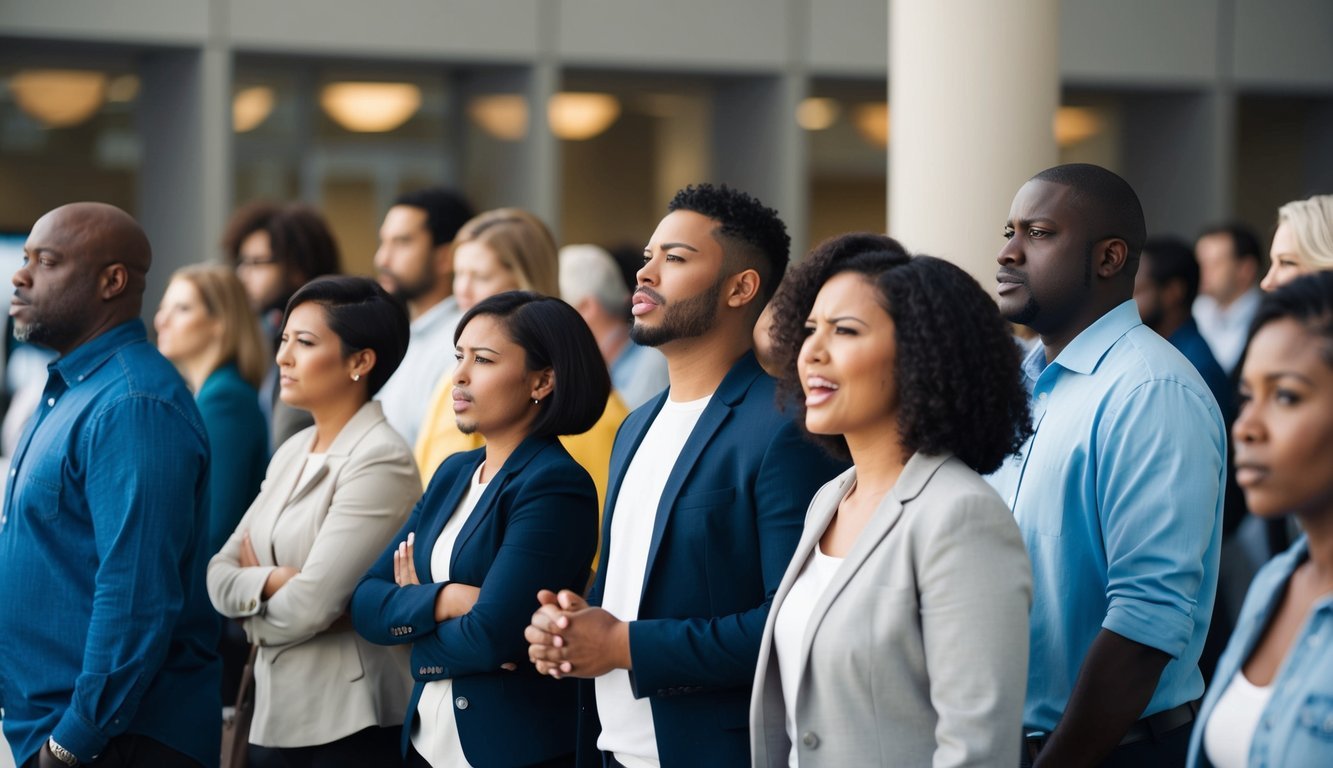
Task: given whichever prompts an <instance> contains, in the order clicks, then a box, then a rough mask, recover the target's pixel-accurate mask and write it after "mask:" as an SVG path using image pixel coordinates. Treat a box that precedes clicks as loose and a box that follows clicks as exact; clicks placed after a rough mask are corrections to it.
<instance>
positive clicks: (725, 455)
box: [527, 184, 839, 767]
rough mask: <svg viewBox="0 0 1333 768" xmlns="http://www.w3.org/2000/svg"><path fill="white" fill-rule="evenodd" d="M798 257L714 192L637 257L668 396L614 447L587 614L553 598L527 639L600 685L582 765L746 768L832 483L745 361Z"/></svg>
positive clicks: (589, 704)
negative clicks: (781, 628) (773, 638)
mask: <svg viewBox="0 0 1333 768" xmlns="http://www.w3.org/2000/svg"><path fill="white" fill-rule="evenodd" d="M789 246H790V239H789V238H788V236H787V234H786V227H785V226H784V225H783V224H782V222H781V220H780V219H778V217H777V214H776V212H775V211H773V210H772V209H769V208H766V207H764V206H763V205H761V204H760V203H759V202H758V201H756V200H754V199H753V198H751V197H749V196H748V195H746V194H744V193H741V192H738V191H735V190H731V189H728V188H726V187H725V186H724V187H713V186H711V185H706V184H705V185H698V186H693V187H688V188H686V189H684V190H682V191H681V192H679V193H678V194H677V195H676V197H675V199H674V200H672V202H671V204H670V206H669V213H668V215H667V217H666V218H665V219H663V220H662V222H661V223H660V224H659V225H658V227H657V231H656V232H654V233H653V237H652V240H651V242H650V243H649V244H648V247H647V248H646V249H645V250H644V263H643V268H642V269H640V270H639V273H638V280H639V284H638V289H637V290H636V291H635V293H634V297H633V308H632V309H633V313H634V316H635V322H634V326H633V329H632V331H631V336H632V338H633V339H634V340H635V341H636V342H638V343H640V344H647V345H650V346H656V347H658V348H659V349H661V350H662V352H663V353H664V354H665V355H666V358H667V363H668V367H669V371H670V387H669V389H668V390H667V391H666V392H664V393H662V394H660V395H658V396H657V397H655V398H653V399H651V400H649V401H648V402H647V403H645V404H644V405H643V406H642V407H640V408H639V409H637V410H636V411H634V412H633V413H632V414H630V416H629V417H628V418H627V419H626V420H625V423H624V424H623V425H622V426H621V429H620V432H619V433H618V434H617V436H616V441H615V446H614V448H613V449H612V452H611V468H610V469H611V471H610V477H611V481H610V487H609V489H608V493H607V497H606V498H607V504H606V513H605V515H604V520H603V524H602V545H601V546H602V549H601V562H602V563H603V564H604V565H603V566H602V568H601V569H600V570H599V571H598V573H597V576H596V578H595V580H594V582H593V586H592V589H591V591H590V592H589V595H588V599H587V601H586V602H585V601H584V600H583V599H582V598H580V597H579V596H578V595H577V594H576V593H574V592H570V591H562V592H560V593H559V595H556V594H553V593H551V592H543V593H542V594H541V595H539V600H540V601H541V602H542V607H541V609H540V610H539V611H538V612H537V614H536V615H534V616H533V623H532V626H530V627H529V628H528V630H527V637H528V640H529V642H530V643H531V647H530V649H529V655H530V657H531V658H532V660H533V661H534V662H535V663H536V664H537V667H538V670H539V671H541V672H543V673H546V674H551V675H553V676H556V677H561V676H574V677H580V678H589V679H586V680H584V681H583V683H582V687H581V695H580V713H579V737H580V740H579V764H580V765H582V766H602V765H608V766H614V765H628V766H631V767H636V766H653V765H665V766H684V765H689V766H697V765H748V764H749V761H750V757H749V743H748V739H749V736H748V728H747V723H748V708H749V697H750V688H751V684H752V682H753V679H754V670H755V664H756V659H757V655H758V650H759V641H760V637H761V635H762V634H763V628H764V621H765V619H766V617H767V614H768V608H769V603H770V601H771V600H772V598H773V594H774V592H775V591H776V589H777V586H778V583H779V582H780V581H781V579H782V574H783V570H784V569H785V568H786V566H787V563H788V561H789V560H790V558H791V554H792V551H793V550H794V548H795V546H796V542H797V540H798V539H799V537H800V534H801V526H802V522H803V520H804V517H805V510H806V507H807V505H808V504H809V502H810V499H811V498H812V497H813V495H814V493H815V491H816V490H817V489H818V488H819V487H820V486H821V485H822V484H823V483H824V482H825V481H827V480H828V479H830V478H831V477H833V476H834V475H835V474H836V473H837V471H838V469H839V467H838V466H837V464H836V463H835V462H834V461H833V460H832V459H830V458H829V457H827V456H826V455H824V454H823V453H822V452H821V451H820V450H819V449H818V448H816V447H815V446H814V445H813V444H810V443H807V442H805V441H804V439H803V438H802V436H801V434H800V431H799V429H798V427H797V425H796V424H794V423H793V422H792V420H791V419H790V418H789V417H788V416H786V415H784V414H782V413H780V412H779V411H778V409H777V406H776V405H775V398H774V381H773V380H772V379H771V378H769V377H768V376H767V375H766V374H765V373H764V372H763V371H762V370H761V369H760V367H759V364H758V362H756V360H755V357H754V354H753V352H752V351H751V345H752V340H751V332H752V329H753V327H754V323H755V320H756V318H757V317H758V315H759V312H760V310H761V309H762V308H763V306H764V304H766V303H767V301H768V299H769V298H770V297H771V296H772V294H773V291H774V288H776V286H777V283H778V281H779V280H780V279H781V277H782V273H783V271H784V270H785V268H786V265H787V252H788V248H789Z"/></svg>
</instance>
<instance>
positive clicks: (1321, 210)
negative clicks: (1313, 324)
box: [1259, 195, 1333, 291]
mask: <svg viewBox="0 0 1333 768" xmlns="http://www.w3.org/2000/svg"><path fill="white" fill-rule="evenodd" d="M1269 260H1270V261H1271V262H1272V263H1271V265H1270V266H1269V268H1268V275H1267V276H1266V277H1264V280H1263V282H1262V283H1260V284H1259V287H1260V288H1263V289H1264V290H1265V291H1273V290H1275V289H1277V288H1279V287H1281V286H1283V285H1286V284H1287V283H1290V282H1291V281H1292V280H1295V279H1296V278H1298V277H1300V276H1301V275H1308V274H1311V273H1314V272H1322V271H1325V270H1330V269H1333V195H1315V196H1314V197H1312V198H1310V199H1309V200H1294V201H1292V202H1290V203H1287V204H1286V205H1284V206H1282V207H1281V208H1279V209H1277V231H1276V232H1274V233H1273V247H1272V250H1271V251H1270V253H1269Z"/></svg>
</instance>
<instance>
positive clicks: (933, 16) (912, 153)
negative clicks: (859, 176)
mask: <svg viewBox="0 0 1333 768" xmlns="http://www.w3.org/2000/svg"><path fill="white" fill-rule="evenodd" d="M1059 7H1060V4H1059V2H1058V0H1014V2H1006V3H996V2H992V1H991V0H939V1H937V2H934V1H931V0H890V2H889V111H890V121H891V131H890V138H889V233H890V234H892V235H893V236H895V237H897V238H899V239H901V240H902V242H903V244H904V245H906V246H907V248H908V249H910V250H912V251H915V252H923V253H929V254H931V255H933V256H939V257H941V258H946V259H949V260H950V261H953V262H954V263H956V264H958V265H959V266H961V267H963V268H964V269H966V270H967V271H968V272H970V273H971V274H972V275H973V276H974V277H976V278H977V279H978V280H979V281H980V282H981V284H982V285H983V286H986V287H987V288H988V289H990V288H992V287H993V285H994V282H995V254H996V253H997V252H998V251H999V250H1000V245H1001V239H1000V233H1001V231H1002V226H1003V224H1004V221H1005V218H1006V217H1007V215H1008V213H1009V204H1010V203H1011V202H1012V201H1013V196H1014V193H1015V192H1016V191H1017V190H1018V188H1019V187H1020V186H1021V185H1022V184H1023V182H1024V181H1025V180H1027V179H1028V178H1029V177H1030V176H1032V175H1033V174H1035V173H1037V172H1038V171H1041V170H1042V169H1044V168H1047V167H1049V166H1051V165H1054V164H1055V163H1056V146H1055V138H1054V136H1053V134H1052V128H1051V124H1052V120H1053V118H1054V115H1055V109H1056V107H1057V106H1058V104H1059V96H1060V80H1059V78H1060V72H1059V63H1060V61H1059V34H1060V23H1059Z"/></svg>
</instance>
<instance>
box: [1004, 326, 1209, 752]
mask: <svg viewBox="0 0 1333 768" xmlns="http://www.w3.org/2000/svg"><path fill="white" fill-rule="evenodd" d="M1023 370H1024V374H1025V376H1026V378H1027V384H1028V387H1029V391H1030V392H1031V396H1032V423H1033V429H1034V432H1033V435H1032V437H1031V438H1029V440H1028V442H1027V443H1026V444H1025V445H1024V446H1023V449H1022V451H1021V452H1020V453H1019V454H1018V455H1017V456H1015V457H1013V458H1011V459H1010V460H1009V461H1008V462H1007V463H1006V464H1005V465H1004V466H1003V467H1001V468H1000V469H999V470H998V471H997V472H996V473H995V474H993V475H991V476H990V477H989V478H988V479H989V480H990V482H991V485H993V486H994V487H995V489H996V490H997V491H999V492H1000V495H1001V496H1002V497H1003V498H1004V499H1005V501H1007V502H1008V503H1009V506H1010V508H1012V509H1013V510H1014V516H1015V518H1017V520H1018V525H1019V528H1020V529H1022V532H1023V539H1024V541H1025V543H1026V544H1027V547H1028V554H1029V556H1030V557H1031V559H1032V577H1033V604H1032V617H1031V643H1030V646H1029V648H1030V654H1031V655H1030V661H1029V664H1028V690H1027V702H1026V704H1025V705H1024V712H1023V725H1024V727H1025V728H1027V729H1031V730H1043V731H1050V730H1052V729H1054V728H1055V725H1056V723H1058V722H1059V720H1060V717H1061V715H1062V714H1063V713H1064V710H1065V705H1066V704H1067V703H1068V701H1069V697H1070V694H1071V693H1072V692H1073V689H1074V683H1075V681H1076V680H1077V679H1078V674H1079V670H1080V668H1081V667H1082V665H1083V659H1084V657H1085V656H1086V655H1087V652H1088V648H1089V647H1090V646H1091V645H1092V641H1093V639H1094V638H1096V636H1097V634H1098V632H1099V631H1100V630H1101V629H1103V628H1105V629H1108V630H1110V631H1112V632H1115V633H1116V634H1118V635H1121V636H1123V637H1126V638H1128V639H1130V640H1133V641H1135V642H1137V643H1141V644H1143V645H1147V646H1150V647H1152V648H1156V649H1158V650H1161V651H1163V652H1165V653H1167V654H1169V655H1170V656H1171V658H1172V660H1171V661H1170V662H1169V663H1168V664H1167V665H1166V668H1165V669H1164V670H1163V672H1162V677H1161V679H1160V681H1159V682H1158V685H1157V690H1156V691H1155V692H1154V693H1153V697H1152V700H1151V701H1150V702H1149V704H1148V708H1147V709H1146V710H1144V713H1143V714H1144V715H1145V716H1146V715H1151V714H1154V713H1156V712H1161V711H1163V710H1167V709H1171V708H1172V707H1175V706H1178V705H1180V704H1183V703H1185V702H1187V701H1192V700H1194V699H1196V698H1198V697H1199V696H1200V695H1201V694H1202V693H1203V677H1202V676H1201V675H1200V673H1199V668H1198V661H1199V654H1200V652H1201V651H1202V649H1203V641H1204V636H1205V635H1206V634H1207V633H1208V622H1209V619H1210V618H1211V616H1212V611H1213V599H1214V597H1215V594H1216V591H1217V567H1218V566H1217V563H1218V554H1219V552H1220V549H1221V537H1222V493H1221V488H1222V483H1223V477H1224V471H1225V466H1226V428H1225V427H1224V426H1223V423H1222V415H1221V413H1220V412H1219V411H1218V408H1217V403H1216V401H1215V400H1214V399H1213V396H1212V394H1211V393H1210V392H1209V391H1208V387H1207V386H1206V385H1205V384H1204V382H1203V379H1202V378H1200V377H1199V374H1198V372H1197V371H1195V369H1194V366H1193V365H1191V364H1190V362H1189V361H1188V360H1186V359H1185V357H1184V356H1183V355H1181V354H1180V352H1178V351H1177V350H1176V349H1175V348H1174V347H1172V346H1171V345H1170V344H1168V343H1167V342H1166V341H1165V340H1163V339H1162V338H1161V337H1160V336H1158V335H1157V334H1156V333H1154V332H1153V331H1152V330H1150V329H1149V328H1148V327H1147V326H1145V325H1143V323H1142V322H1141V321H1140V319H1139V313H1138V309H1137V307H1136V306H1135V304H1134V302H1133V301H1126V302H1125V303H1123V304H1121V305H1120V306H1118V307H1116V308H1115V309H1113V310H1111V311H1110V312H1108V313H1106V314H1105V315H1103V316H1102V317H1101V318H1100V319H1098V320H1097V322H1095V323H1093V324H1092V325H1091V326H1089V327H1088V328H1087V329H1086V330H1084V331H1083V333H1081V334H1079V335H1078V336H1077V337H1076V338H1075V339H1074V340H1073V341H1072V342H1070V344H1069V346H1067V347H1065V349H1064V350H1063V351H1062V352H1061V353H1060V355H1059V356H1058V357H1057V358H1056V359H1055V360H1054V361H1053V362H1051V364H1050V365H1047V364H1046V350H1045V348H1044V347H1043V346H1042V345H1041V344H1037V345H1036V346H1035V347H1034V348H1033V350H1032V351H1031V352H1030V353H1029V354H1028V356H1027V358H1026V359H1025V360H1024V362H1023Z"/></svg>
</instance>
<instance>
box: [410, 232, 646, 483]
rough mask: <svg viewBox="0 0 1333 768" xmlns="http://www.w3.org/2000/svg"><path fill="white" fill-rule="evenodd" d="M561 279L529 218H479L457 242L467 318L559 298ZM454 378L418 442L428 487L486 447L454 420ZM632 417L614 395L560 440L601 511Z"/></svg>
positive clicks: (442, 389) (457, 286) (443, 385)
mask: <svg viewBox="0 0 1333 768" xmlns="http://www.w3.org/2000/svg"><path fill="white" fill-rule="evenodd" d="M559 275H560V267H559V257H558V255H557V253H556V248H555V238H553V237H552V236H551V231H550V230H549V229H547V228H546V225H545V224H543V223H542V222H541V219H538V218H537V217H536V216H533V215H532V214H531V213H528V212H527V211H524V210H520V209H518V208H498V209H496V210H493V211H486V212H485V213H481V214H478V215H477V216H475V217H474V218H472V219H471V220H470V221H468V223H466V224H464V225H463V228H462V229H460V230H458V237H457V238H456V239H455V240H454V298H455V299H456V300H457V301H458V309H459V310H460V311H462V312H467V311H468V310H470V309H472V308H473V307H475V306H476V305H477V304H478V303H479V302H481V301H482V300H483V299H488V298H490V297H491V296H495V295H496V294H500V293H504V292H505V291H520V290H521V291H534V292H536V293H539V294H542V295H544V296H557V297H558V296H559V295H560V285H559ZM452 373H453V372H452V369H451V370H450V372H449V374H446V375H445V376H444V377H443V378H441V379H440V383H439V384H438V385H437V386H436V388H435V394H434V395H432V396H431V402H430V406H429V407H428V408H427V409H426V419H425V421H424V422H422V424H421V436H420V437H418V438H417V445H416V452H415V453H416V460H417V469H418V470H420V472H421V479H422V481H424V482H426V483H429V482H430V478H431V476H432V475H434V474H435V470H436V469H437V468H438V467H439V466H440V464H441V463H442V462H443V461H444V460H445V459H447V458H449V457H450V456H452V455H454V454H455V453H458V452H460V451H471V450H475V449H477V448H480V447H481V446H482V445H483V444H484V440H483V439H482V437H481V435H479V434H476V433H464V432H463V431H461V430H460V429H459V428H458V425H457V423H456V422H455V420H454V408H453V394H452V393H453V386H452ZM627 413H628V410H627V409H626V408H625V406H624V405H623V404H622V403H621V401H620V398H619V397H618V396H617V395H615V394H614V393H612V394H611V396H610V397H609V398H607V401H606V410H605V411H604V412H603V413H602V418H601V419H599V420H598V421H597V423H596V424H595V425H593V427H592V429H590V430H588V431H587V432H585V433H583V434H581V435H570V436H566V437H562V438H561V442H563V443H564V446H565V449H566V450H568V451H569V453H570V455H571V456H573V457H574V460H575V461H577V462H578V463H579V465H580V466H582V467H583V468H584V469H586V470H587V471H588V474H590V475H592V479H593V484H594V485H596V486H597V499H598V502H599V504H600V503H601V501H602V500H604V499H605V498H606V476H607V468H608V467H609V466H610V462H611V443H612V441H614V440H615V435H616V429H617V428H619V427H620V422H621V421H623V420H624V418H625V416H626V414H627Z"/></svg>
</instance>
